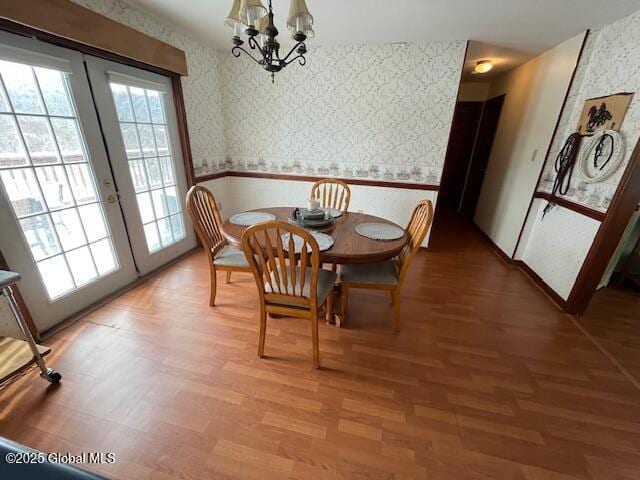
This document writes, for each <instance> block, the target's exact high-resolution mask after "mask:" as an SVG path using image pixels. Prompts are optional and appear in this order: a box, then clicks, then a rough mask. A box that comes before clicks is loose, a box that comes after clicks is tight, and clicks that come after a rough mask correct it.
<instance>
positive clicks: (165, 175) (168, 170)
mask: <svg viewBox="0 0 640 480" xmlns="http://www.w3.org/2000/svg"><path fill="white" fill-rule="evenodd" d="M160 167H161V168H162V181H163V182H164V184H165V185H173V184H175V183H176V182H175V178H174V176H173V161H172V160H171V157H160Z"/></svg>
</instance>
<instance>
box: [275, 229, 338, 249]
mask: <svg viewBox="0 0 640 480" xmlns="http://www.w3.org/2000/svg"><path fill="white" fill-rule="evenodd" d="M309 233H311V235H312V236H313V238H315V239H316V242H318V247H319V248H320V251H321V252H324V251H325V250H329V249H330V248H331V247H333V237H332V236H331V235H327V234H326V233H320V232H309ZM281 238H282V247H283V248H284V250H285V251H288V250H287V248H288V247H289V234H288V233H285V234H283V235H282V237H281ZM302 243H303V240H302V238H300V237H299V236H297V235H294V236H293V245H294V248H295V253H300V250H301V249H302ZM310 251H311V247H310V246H309V245H307V252H310Z"/></svg>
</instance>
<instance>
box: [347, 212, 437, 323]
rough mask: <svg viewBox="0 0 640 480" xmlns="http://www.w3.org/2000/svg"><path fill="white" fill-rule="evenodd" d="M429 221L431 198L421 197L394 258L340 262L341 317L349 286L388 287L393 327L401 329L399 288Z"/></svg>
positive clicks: (430, 216)
mask: <svg viewBox="0 0 640 480" xmlns="http://www.w3.org/2000/svg"><path fill="white" fill-rule="evenodd" d="M432 220H433V205H432V204H431V201H430V200H421V201H420V202H418V205H416V207H415V208H414V210H413V214H412V215H411V219H410V220H409V224H408V225H407V229H406V230H407V236H408V237H409V239H408V242H407V244H406V245H405V247H404V248H403V249H402V251H401V252H400V253H399V254H398V256H397V257H396V258H393V259H391V260H387V261H384V262H380V263H370V264H366V265H342V268H341V276H340V280H341V282H342V283H341V295H342V303H341V312H342V318H346V313H347V304H348V296H349V289H351V288H366V289H375V290H388V291H389V292H391V302H392V303H393V304H394V316H393V322H394V325H395V329H396V331H399V330H400V290H401V289H402V284H403V282H404V278H405V276H406V274H407V270H408V269H409V265H410V264H411V260H412V259H413V256H414V255H415V254H416V252H417V251H418V249H419V248H420V245H422V241H423V240H424V237H425V236H426V234H427V232H428V231H429V227H430V226H431V221H432Z"/></svg>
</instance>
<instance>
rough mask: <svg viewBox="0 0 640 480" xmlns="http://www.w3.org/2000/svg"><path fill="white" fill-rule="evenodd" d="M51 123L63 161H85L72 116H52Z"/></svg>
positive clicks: (75, 123) (76, 124) (76, 125)
mask: <svg viewBox="0 0 640 480" xmlns="http://www.w3.org/2000/svg"><path fill="white" fill-rule="evenodd" d="M51 125H52V126H53V132H54V133H55V135H56V139H57V140H58V147H60V154H61V155H62V158H63V159H64V161H65V162H67V163H69V162H83V161H86V158H85V156H84V152H83V148H82V143H81V142H80V132H79V131H78V123H77V122H76V120H75V119H73V118H52V119H51Z"/></svg>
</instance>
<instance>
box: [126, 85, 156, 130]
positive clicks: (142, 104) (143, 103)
mask: <svg viewBox="0 0 640 480" xmlns="http://www.w3.org/2000/svg"><path fill="white" fill-rule="evenodd" d="M129 91H130V92H131V100H132V101H133V111H134V112H135V114H136V122H145V123H148V122H150V121H151V118H150V117H149V109H148V108H147V99H146V98H145V95H144V90H143V89H142V88H137V87H129Z"/></svg>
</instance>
